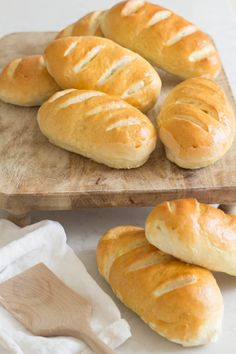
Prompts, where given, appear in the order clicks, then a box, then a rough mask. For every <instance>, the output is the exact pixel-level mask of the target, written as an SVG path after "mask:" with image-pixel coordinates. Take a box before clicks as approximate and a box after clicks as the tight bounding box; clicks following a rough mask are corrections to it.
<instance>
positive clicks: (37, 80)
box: [0, 55, 60, 106]
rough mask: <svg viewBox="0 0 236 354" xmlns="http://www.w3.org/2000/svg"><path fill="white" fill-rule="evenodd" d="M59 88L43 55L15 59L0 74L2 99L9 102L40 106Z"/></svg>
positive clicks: (0, 94) (0, 96)
mask: <svg viewBox="0 0 236 354" xmlns="http://www.w3.org/2000/svg"><path fill="white" fill-rule="evenodd" d="M59 90H60V88H59V86H58V85H57V84H56V82H55V81H54V80H53V78H52V77H51V76H50V75H49V73H48V72H47V69H46V66H45V62H44V58H43V56H41V55H32V56H28V57H25V58H17V59H14V60H12V61H11V62H10V63H9V64H8V65H7V66H6V67H5V68H4V69H3V71H2V73H1V74H0V99H1V100H2V101H4V102H7V103H12V104H15V105H19V106H39V105H41V104H42V103H43V102H44V101H46V100H47V99H48V98H49V97H50V96H52V95H53V94H54V93H55V92H57V91H59Z"/></svg>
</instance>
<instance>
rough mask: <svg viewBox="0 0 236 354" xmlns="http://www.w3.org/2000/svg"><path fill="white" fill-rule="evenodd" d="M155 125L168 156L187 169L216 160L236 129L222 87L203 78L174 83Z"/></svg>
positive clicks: (228, 146)
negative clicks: (175, 84) (174, 85)
mask: <svg viewBox="0 0 236 354" xmlns="http://www.w3.org/2000/svg"><path fill="white" fill-rule="evenodd" d="M157 125H158V129H159V134H160V139H161V141H162V142H163V144H164V146H165V150H166V155H167V157H168V159H169V160H170V161H172V162H174V163H176V164H177V165H178V166H180V167H183V168H191V169H196V168H200V167H205V166H208V165H210V164H212V163H214V162H215V161H217V160H218V159H220V158H221V157H222V156H223V155H224V154H225V153H226V152H227V151H228V150H229V148H230V147H231V145H232V143H233V139H234V137H235V131H236V120H235V117H234V113H233V110H232V108H231V107H230V104H229V102H228V100H227V97H226V96H225V94H224V92H223V90H222V89H221V87H220V86H219V85H218V84H217V83H216V82H214V81H211V80H208V79H204V78H193V79H188V80H186V81H184V82H182V83H181V84H179V85H177V86H176V87H175V88H174V89H173V90H172V91H171V92H170V93H169V95H168V96H167V98H166V100H165V102H164V104H163V106H162V108H161V112H160V114H159V116H158V117H157Z"/></svg>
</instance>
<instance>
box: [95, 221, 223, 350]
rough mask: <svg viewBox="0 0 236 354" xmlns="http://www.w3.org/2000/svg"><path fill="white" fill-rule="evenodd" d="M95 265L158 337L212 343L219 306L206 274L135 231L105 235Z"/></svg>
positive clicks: (217, 292) (218, 324)
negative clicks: (161, 249) (162, 250)
mask: <svg viewBox="0 0 236 354" xmlns="http://www.w3.org/2000/svg"><path fill="white" fill-rule="evenodd" d="M97 264H98V269H99V272H100V273H101V274H102V275H103V276H104V278H105V279H106V280H107V281H108V283H109V284H110V285H111V287H112V289H113V291H114V292H115V294H116V295H117V297H118V298H119V299H120V300H121V301H122V302H123V303H124V304H125V305H127V306H128V307H129V308H131V309H132V310H133V311H135V312H136V313H137V314H138V315H139V316H140V317H141V318H142V319H143V320H144V321H145V322H146V323H147V324H148V325H149V326H150V327H151V328H152V329H153V330H154V331H155V332H157V333H159V334H160V335H161V336H163V337H166V338H168V339H169V340H171V341H173V342H176V343H179V344H182V345H184V346H195V345H202V344H206V343H208V342H210V341H214V340H216V338H217V336H218V334H219V332H220V328H221V321H222V315H223V301H222V296H221V293H220V290H219V288H218V286H217V284H216V281H215V279H214V277H213V276H212V274H211V273H210V272H209V271H208V270H206V269H203V268H200V267H196V266H192V265H189V264H186V263H183V262H181V261H179V260H177V259H175V258H173V257H171V256H169V255H167V254H165V253H162V252H161V251H159V250H158V249H157V248H155V247H153V246H152V245H150V244H149V243H148V242H147V240H146V238H145V234H144V230H143V229H142V228H139V227H135V226H120V227H115V228H113V229H110V230H109V231H108V232H107V233H105V235H104V236H103V237H102V238H101V240H100V241H99V244H98V247H97Z"/></svg>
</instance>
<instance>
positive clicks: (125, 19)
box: [100, 0, 221, 78]
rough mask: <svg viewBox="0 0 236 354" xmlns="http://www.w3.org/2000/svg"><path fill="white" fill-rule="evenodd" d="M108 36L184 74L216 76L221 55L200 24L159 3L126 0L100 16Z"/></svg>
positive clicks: (151, 60)
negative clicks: (194, 23) (198, 25)
mask: <svg viewBox="0 0 236 354" xmlns="http://www.w3.org/2000/svg"><path fill="white" fill-rule="evenodd" d="M100 25H101V29H102V32H103V34H104V36H105V37H107V38H110V39H112V40H113V41H115V42H117V43H119V44H120V45H122V46H124V47H126V48H129V49H131V50H133V51H134V52H137V53H139V54H140V55H142V56H143V57H144V58H146V59H147V60H148V61H150V62H151V63H152V64H154V65H156V66H157V67H159V68H162V69H164V70H166V71H168V72H170V73H172V74H175V75H177V76H180V77H183V78H189V77H194V76H204V77H208V78H214V77H216V76H217V74H218V73H219V72H220V69H221V63H220V59H219V55H218V54H217V52H216V49H215V47H214V45H213V43H212V40H211V39H210V37H209V36H208V35H207V34H205V33H203V32H202V31H200V30H199V28H198V27H196V26H195V25H193V24H192V23H190V22H189V21H187V20H185V19H184V18H182V17H180V16H177V15H176V14H174V13H173V12H172V11H170V10H167V9H165V8H163V7H161V6H159V5H156V4H151V3H148V2H146V1H142V0H130V1H123V2H120V3H118V4H116V5H115V6H114V7H113V8H112V9H110V10H108V11H107V12H104V14H103V15H102V16H101V17H100Z"/></svg>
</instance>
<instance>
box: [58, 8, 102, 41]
mask: <svg viewBox="0 0 236 354" xmlns="http://www.w3.org/2000/svg"><path fill="white" fill-rule="evenodd" d="M101 14H102V12H101V11H93V12H90V13H89V14H87V15H85V16H83V17H82V18H80V19H79V20H78V21H76V22H74V23H72V24H71V25H69V26H67V27H66V28H64V29H63V30H62V31H61V32H60V33H59V34H58V35H57V37H56V38H62V37H69V36H98V37H103V34H102V30H101V27H100V24H99V17H100V16H101Z"/></svg>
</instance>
